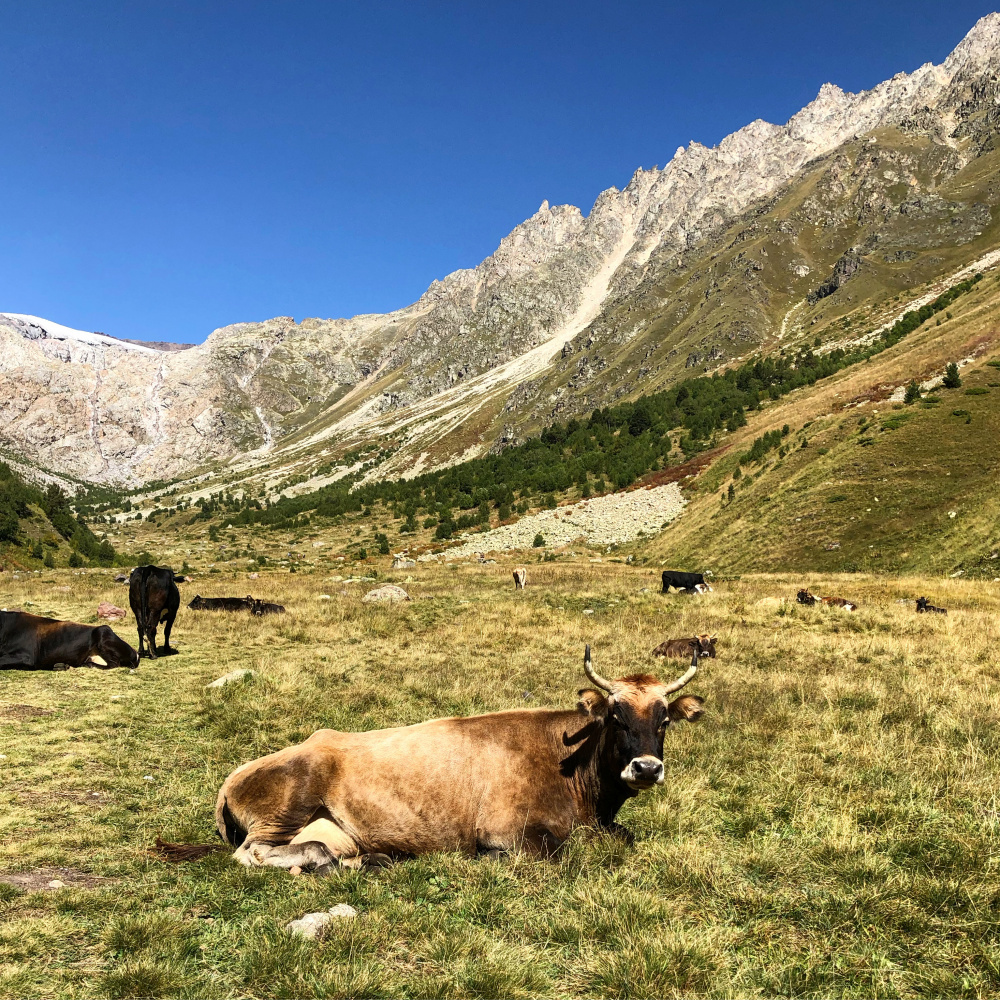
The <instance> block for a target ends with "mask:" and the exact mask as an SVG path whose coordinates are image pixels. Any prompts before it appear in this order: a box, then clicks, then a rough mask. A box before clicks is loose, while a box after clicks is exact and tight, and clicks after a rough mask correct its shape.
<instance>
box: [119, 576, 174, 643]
mask: <svg viewBox="0 0 1000 1000" xmlns="http://www.w3.org/2000/svg"><path fill="white" fill-rule="evenodd" d="M128 603H129V605H130V606H131V608H132V614H133V615H135V622H136V627H137V628H138V630H139V655H140V656H142V654H143V641H144V640H145V641H146V642H147V643H148V644H149V655H150V656H151V657H152V658H153V659H154V660H155V659H156V629H157V627H158V626H159V625H160V623H161V622H162V623H163V626H164V627H163V652H164V653H172V652H174V650H172V649H171V648H170V630H171V629H172V628H173V625H174V619H175V618H176V617H177V609H178V608H179V607H180V605H181V595H180V591H179V590H178V589H177V584H176V583H175V582H174V571H173V570H172V569H169V568H167V567H165V566H163V567H161V566H136V568H135V569H134V570H132V574H131V576H130V577H129V582H128Z"/></svg>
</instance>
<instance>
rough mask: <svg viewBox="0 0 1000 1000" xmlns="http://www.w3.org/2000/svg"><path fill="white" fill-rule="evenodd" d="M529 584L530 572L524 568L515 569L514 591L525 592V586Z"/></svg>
mask: <svg viewBox="0 0 1000 1000" xmlns="http://www.w3.org/2000/svg"><path fill="white" fill-rule="evenodd" d="M527 582H528V571H527V570H526V569H525V568H524V567H523V566H517V567H516V568H515V569H514V589H515V590H524V585H525V584H526V583H527Z"/></svg>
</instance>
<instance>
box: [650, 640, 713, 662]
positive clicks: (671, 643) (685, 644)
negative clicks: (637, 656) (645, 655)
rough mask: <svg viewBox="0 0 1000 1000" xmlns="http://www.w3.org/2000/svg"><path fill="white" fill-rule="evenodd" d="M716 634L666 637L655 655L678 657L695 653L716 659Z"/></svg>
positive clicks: (695, 654)
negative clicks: (683, 637)
mask: <svg viewBox="0 0 1000 1000" xmlns="http://www.w3.org/2000/svg"><path fill="white" fill-rule="evenodd" d="M716 639H718V636H716V635H693V636H691V637H690V638H689V639H665V640H664V641H663V642H661V643H660V644H659V646H657V647H656V649H654V650H653V656H669V657H674V658H676V659H684V658H685V657H688V656H691V655H692V654H693V655H694V657H695V659H697V658H698V657H701V656H710V657H712V659H713V660H714V659H715V640H716Z"/></svg>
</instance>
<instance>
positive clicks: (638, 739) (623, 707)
mask: <svg viewBox="0 0 1000 1000" xmlns="http://www.w3.org/2000/svg"><path fill="white" fill-rule="evenodd" d="M697 669H698V658H697V656H694V657H692V661H691V666H690V667H688V669H687V672H686V673H685V674H684V675H683V676H681V677H679V678H678V679H677V680H675V681H671V682H670V683H669V684H664V683H663V682H662V681H659V680H657V679H656V678H655V677H653V676H652V675H651V674H633V675H631V676H630V677H622V678H619V679H618V680H615V681H608V680H605V679H604V678H603V677H601V675H600V674H598V673H597V671H595V670H594V666H593V664H592V663H591V660H590V646H587V650H586V653H585V654H584V658H583V671H584V673H585V674H586V675H587V677H588V678H589V679H590V681H591V683H593V684H594V685H596V687H597V688H598V690H592V689H590V688H587V689H585V690H583V691H581V692H580V710H581V711H582V712H585V713H586V714H588V715H590V716H592V717H593V718H594V719H595V720H597V721H599V722H600V723H602V724H603V726H604V729H605V733H606V739H605V741H604V754H605V760H606V761H608V762H609V763H611V765H612V770H613V772H614V774H615V776H616V777H617V778H618V780H620V781H621V782H623V783H624V784H625V785H627V786H628V787H629V789H631V790H632V791H633V792H641V791H643V790H645V789H647V788H653V787H654V786H656V785H662V784H663V737H664V736H665V734H666V732H667V727H668V726H669V725H670V724H671V723H672V722H681V721H684V722H694V721H695V720H696V719H697V718H699V717H700V716H701V714H702V707H701V706H702V699H701V698H698V697H696V696H694V695H683V696H682V697H680V698H675V699H674V700H673V701H670V700H669V698H668V696H669V695H671V694H673V693H674V692H675V691H679V690H680V689H681V688H682V687H684V685H685V684H687V682H688V681H689V680H691V678H692V677H694V675H695V673H696V671H697Z"/></svg>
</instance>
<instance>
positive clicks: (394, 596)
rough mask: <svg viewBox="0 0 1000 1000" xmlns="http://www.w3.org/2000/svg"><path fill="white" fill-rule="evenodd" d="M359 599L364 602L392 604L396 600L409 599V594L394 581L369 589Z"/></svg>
mask: <svg viewBox="0 0 1000 1000" xmlns="http://www.w3.org/2000/svg"><path fill="white" fill-rule="evenodd" d="M361 600H362V602H363V603H364V604H394V603H395V602H396V601H408V600H410V595H409V594H408V593H407V592H406V591H405V590H403V588H402V587H397V586H396V585H395V584H394V583H384V584H382V586H381V587H376V588H375V589H374V590H369V591H368V593H367V594H365V596H364V597H362V598H361Z"/></svg>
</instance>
